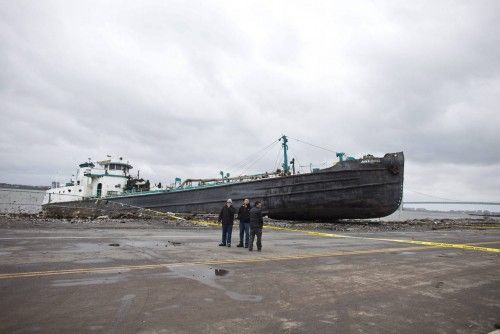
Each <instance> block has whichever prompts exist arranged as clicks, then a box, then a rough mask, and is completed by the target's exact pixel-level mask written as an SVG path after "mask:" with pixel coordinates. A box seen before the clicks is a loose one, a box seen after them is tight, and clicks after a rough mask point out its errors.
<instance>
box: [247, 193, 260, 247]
mask: <svg viewBox="0 0 500 334" xmlns="http://www.w3.org/2000/svg"><path fill="white" fill-rule="evenodd" d="M263 225H264V220H263V219H262V203H261V202H260V201H256V202H255V206H254V207H253V208H252V209H251V210H250V246H249V247H248V250H249V251H250V252H251V251H252V250H253V240H254V238H255V236H257V250H258V251H259V252H260V250H261V249H262V226H263Z"/></svg>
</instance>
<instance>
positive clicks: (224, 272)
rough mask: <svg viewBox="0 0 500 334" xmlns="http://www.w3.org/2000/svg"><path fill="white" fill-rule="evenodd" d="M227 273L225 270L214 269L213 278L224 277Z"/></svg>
mask: <svg viewBox="0 0 500 334" xmlns="http://www.w3.org/2000/svg"><path fill="white" fill-rule="evenodd" d="M227 274H229V271H228V270H226V269H215V276H226V275H227Z"/></svg>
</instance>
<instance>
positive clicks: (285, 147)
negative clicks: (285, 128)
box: [279, 135, 290, 175]
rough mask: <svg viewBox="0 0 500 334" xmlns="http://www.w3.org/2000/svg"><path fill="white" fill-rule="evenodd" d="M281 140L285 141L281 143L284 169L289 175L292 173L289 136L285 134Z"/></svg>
mask: <svg viewBox="0 0 500 334" xmlns="http://www.w3.org/2000/svg"><path fill="white" fill-rule="evenodd" d="M279 140H282V141H283V143H282V144H281V145H282V146H283V165H282V166H283V171H284V172H285V175H288V174H289V173H290V166H289V165H288V145H287V143H288V138H287V137H286V136H285V135H283V136H282V137H281V138H280V139H279Z"/></svg>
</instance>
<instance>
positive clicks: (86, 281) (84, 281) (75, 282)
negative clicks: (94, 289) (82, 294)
mask: <svg viewBox="0 0 500 334" xmlns="http://www.w3.org/2000/svg"><path fill="white" fill-rule="evenodd" d="M124 278H125V277H124V276H123V275H114V276H107V277H99V278H77V279H60V280H54V281H52V286H54V287H67V286H85V285H100V284H113V283H118V282H120V281H122V280H124Z"/></svg>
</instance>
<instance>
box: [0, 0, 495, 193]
mask: <svg viewBox="0 0 500 334" xmlns="http://www.w3.org/2000/svg"><path fill="white" fill-rule="evenodd" d="M0 43H1V44H0V123H1V125H2V126H1V131H0V160H1V165H0V182H9V183H20V184H35V185H48V184H50V182H51V181H52V180H61V181H62V180H65V179H66V178H68V177H69V176H71V174H72V173H74V170H75V167H76V165H77V164H78V163H79V162H81V161H85V160H86V159H87V158H88V157H92V158H93V159H94V160H99V159H101V158H104V157H105V156H106V155H107V154H111V155H115V156H123V157H125V158H126V159H128V160H130V162H131V163H132V164H133V165H134V169H135V171H137V169H140V170H141V174H142V175H144V176H145V177H147V178H149V179H151V180H152V181H153V182H157V181H162V183H169V182H171V181H172V180H173V178H174V177H176V176H179V177H183V178H185V177H214V176H217V174H218V172H219V171H220V170H224V171H227V172H231V173H232V174H239V173H241V172H261V171H265V170H272V169H273V168H274V167H275V165H276V157H277V152H278V144H275V145H274V146H273V147H271V149H270V150H269V152H268V154H267V155H266V156H264V157H263V158H262V159H260V160H258V161H256V162H255V163H254V164H253V165H251V166H250V167H249V168H247V169H246V170H245V169H244V168H243V167H241V168H240V166H238V162H239V161H241V160H243V159H245V158H246V157H247V156H249V155H250V154H252V153H255V152H258V151H259V150H260V149H262V148H263V147H265V146H266V145H268V144H270V143H272V142H273V141H275V140H276V139H277V138H278V137H279V136H280V135H281V134H282V133H286V134H287V135H289V136H291V137H293V138H298V139H300V140H303V141H306V142H310V143H314V144H316V145H320V146H323V147H326V148H328V149H331V150H332V151H342V152H346V153H347V154H349V155H352V156H355V157H360V156H362V155H363V154H366V153H372V154H377V155H381V154H384V153H386V152H397V151H404V153H405V156H406V170H405V187H406V188H405V189H406V191H405V197H406V199H407V200H408V199H432V198H428V197H422V196H421V195H419V194H418V193H419V192H420V193H424V194H431V195H434V196H437V197H443V198H449V199H464V200H500V176H499V174H500V140H499V134H498V133H499V132H500V131H499V130H500V112H499V107H500V1H496V0H493V1H331V0H329V1H325V2H320V1H303V2H296V1H274V2H273V1H262V2H257V1H227V2H224V1H221V2H219V1H216V2H209V1H199V2H197V1H144V0H141V1H122V0H121V1H60V2H57V1H20V0H16V1H10V0H2V1H0ZM290 148H291V154H292V156H294V157H296V158H297V161H298V164H300V165H304V166H305V165H308V164H309V162H312V163H314V164H318V165H319V164H324V163H331V162H332V161H334V160H335V159H336V158H335V156H334V154H333V153H331V152H328V151H323V150H319V149H315V148H313V147H308V146H306V145H304V144H302V143H300V142H297V141H294V140H291V141H290ZM238 168H240V170H238Z"/></svg>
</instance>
